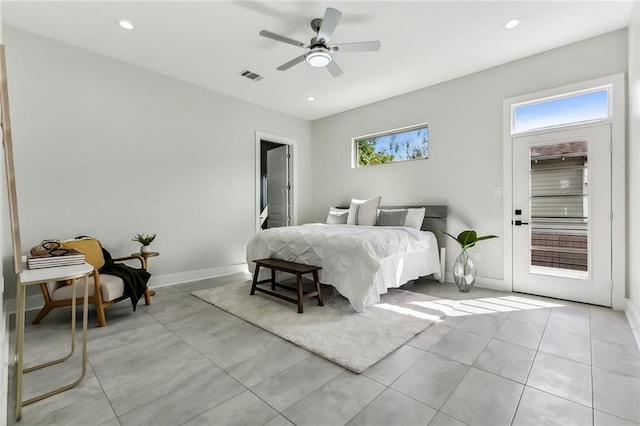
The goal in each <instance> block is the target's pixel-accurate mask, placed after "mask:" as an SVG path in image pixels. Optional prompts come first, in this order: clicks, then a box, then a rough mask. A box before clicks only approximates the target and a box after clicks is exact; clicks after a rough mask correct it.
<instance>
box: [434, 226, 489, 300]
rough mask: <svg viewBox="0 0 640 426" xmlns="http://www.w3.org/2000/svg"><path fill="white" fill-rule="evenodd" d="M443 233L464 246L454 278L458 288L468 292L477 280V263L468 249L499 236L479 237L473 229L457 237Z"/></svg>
mask: <svg viewBox="0 0 640 426" xmlns="http://www.w3.org/2000/svg"><path fill="white" fill-rule="evenodd" d="M443 233H444V234H446V235H448V236H450V237H451V238H453V239H454V240H456V242H457V243H458V244H460V248H462V251H461V252H460V254H459V255H458V257H456V262H455V263H454V264H453V279H454V281H455V282H456V285H457V286H458V290H460V291H461V292H463V293H467V292H469V291H470V290H471V288H472V287H473V284H475V282H476V265H475V264H474V263H473V260H472V259H471V257H470V256H469V253H467V249H468V248H471V247H473V246H475V245H476V243H477V242H478V241H482V240H488V239H490V238H498V236H497V235H485V236H484V237H478V234H477V233H476V231H474V230H472V229H467V230H466V231H462V232H461V233H459V234H458V236H457V237H454V236H453V235H451V234H449V233H447V232H444V231H443Z"/></svg>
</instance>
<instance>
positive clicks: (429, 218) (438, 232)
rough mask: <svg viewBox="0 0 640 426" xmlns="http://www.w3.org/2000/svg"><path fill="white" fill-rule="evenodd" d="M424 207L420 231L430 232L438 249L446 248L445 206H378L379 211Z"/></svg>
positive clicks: (446, 210)
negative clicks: (433, 235) (435, 240)
mask: <svg viewBox="0 0 640 426" xmlns="http://www.w3.org/2000/svg"><path fill="white" fill-rule="evenodd" d="M422 207H424V219H423V221H422V230H423V231H431V232H433V233H434V234H435V236H436V239H437V240H438V247H440V248H442V247H446V245H445V241H446V240H445V238H446V235H444V234H442V231H446V230H447V213H448V208H447V206H379V207H378V208H379V209H420V208H422ZM338 208H341V209H348V208H349V206H346V207H344V206H340V207H338Z"/></svg>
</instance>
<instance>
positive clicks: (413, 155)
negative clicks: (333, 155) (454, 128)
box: [353, 124, 429, 167]
mask: <svg viewBox="0 0 640 426" xmlns="http://www.w3.org/2000/svg"><path fill="white" fill-rule="evenodd" d="M353 143H354V149H355V152H356V161H355V163H356V167H362V166H371V165H375V164H384V163H394V162H398V161H407V160H423V159H426V158H429V127H428V126H427V125H426V124H420V125H418V126H412V127H407V128H404V129H399V130H392V131H388V132H381V133H376V134H374V135H367V136H362V137H359V138H354V139H353Z"/></svg>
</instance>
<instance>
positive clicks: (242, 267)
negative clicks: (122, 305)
mask: <svg viewBox="0 0 640 426" xmlns="http://www.w3.org/2000/svg"><path fill="white" fill-rule="evenodd" d="M240 272H247V273H248V272H249V269H248V268H247V264H246V263H239V264H237V265H228V266H219V267H217V268H208V269H198V270H196V271H185V272H179V273H177V274H168V275H159V276H152V277H151V280H150V281H149V286H150V287H151V288H161V287H168V286H172V285H176V284H183V283H189V282H193V281H201V280H206V279H209V278H215V277H221V276H223V275H231V274H237V273H240Z"/></svg>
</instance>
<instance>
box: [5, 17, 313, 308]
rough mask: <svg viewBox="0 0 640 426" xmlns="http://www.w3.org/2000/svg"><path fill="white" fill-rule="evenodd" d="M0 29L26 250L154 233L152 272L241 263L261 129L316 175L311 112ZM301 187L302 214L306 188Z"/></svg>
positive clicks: (161, 278) (176, 275)
mask: <svg viewBox="0 0 640 426" xmlns="http://www.w3.org/2000/svg"><path fill="white" fill-rule="evenodd" d="M4 40H5V43H6V46H7V48H6V49H7V62H8V76H9V81H10V85H9V91H10V102H11V115H12V124H13V142H14V150H15V155H14V156H15V169H16V181H17V192H18V207H19V214H20V227H21V234H22V247H23V248H24V250H25V251H26V250H27V249H28V248H29V247H31V246H33V245H35V244H37V243H38V242H39V241H41V240H42V239H44V238H60V239H66V238H73V237H75V236H77V235H93V236H96V237H98V238H99V239H100V240H101V241H102V243H103V245H104V246H105V247H106V248H107V249H109V250H110V251H111V253H112V254H113V255H115V256H118V255H127V254H129V253H132V252H135V251H137V250H138V248H139V245H138V244H137V243H134V242H132V241H131V237H132V235H133V234H134V233H139V232H144V233H157V234H158V237H157V239H156V242H154V244H153V247H154V248H155V249H156V250H157V251H159V252H160V257H158V258H154V259H151V260H150V271H151V273H152V274H153V275H154V276H153V277H152V282H151V283H152V285H153V283H154V282H155V283H162V284H167V283H170V282H172V281H173V282H180V281H181V280H183V279H185V278H186V279H189V278H195V277H198V276H206V275H207V274H211V273H213V272H214V271H216V270H217V269H216V268H220V267H226V266H228V265H234V264H240V263H243V262H244V261H245V253H244V251H243V245H244V244H245V243H246V242H247V241H248V240H249V238H251V236H252V235H253V233H254V208H255V207H254V203H255V196H254V187H255V184H254V179H255V178H254V164H255V157H254V156H255V132H256V130H260V131H264V132H268V133H272V134H277V135H283V136H287V137H289V138H292V139H295V140H296V141H297V145H296V146H297V148H298V152H297V155H296V159H297V161H298V164H297V165H296V166H297V167H298V174H297V177H298V180H299V182H297V187H299V188H309V187H310V186H311V183H310V179H311V176H310V172H309V170H310V161H311V157H310V154H311V153H310V140H311V131H310V130H311V127H310V124H309V123H308V122H307V121H305V120H302V119H298V118H294V117H291V116H287V115H285V114H282V113H279V112H276V111H273V110H269V109H267V108H263V107H259V106H256V105H253V104H249V103H247V102H244V101H240V100H238V99H235V98H231V97H228V96H225V95H222V94H219V93H216V92H212V91H208V90H205V89H202V88H198V87H196V86H192V85H189V84H186V83H182V82H179V81H177V80H173V79H170V78H167V77H163V76H161V75H158V74H154V73H151V72H148V71H145V70H142V69H139V68H136V67H133V66H130V65H127V64H124V63H120V62H116V61H114V60H111V59H108V58H106V57H103V56H99V55H96V54H94V53H90V52H88V51H84V50H80V49H77V48H74V47H71V46H69V45H65V44H62V43H59V42H56V41H53V40H50V39H46V38H43V37H40V36H37V35H34V34H31V33H27V32H24V31H21V30H18V29H15V28H11V27H8V26H6V25H5V27H4ZM238 78H240V77H238ZM247 84H259V83H255V82H252V81H247ZM298 195H299V196H298V198H297V201H298V206H297V207H298V217H299V219H300V220H305V219H307V218H308V217H309V212H310V209H311V197H310V193H309V191H301V192H300V193H299V194H298ZM4 217H6V216H4ZM3 244H4V247H3V252H4V253H5V256H4V261H5V270H8V269H10V268H9V261H10V259H9V258H8V253H10V251H11V250H10V246H9V242H7V241H3ZM194 271H195V273H194ZM198 271H199V272H198ZM11 285H12V284H9V283H8V282H7V290H8V292H7V293H8V297H14V295H15V290H14V289H11V288H10V286H11Z"/></svg>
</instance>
